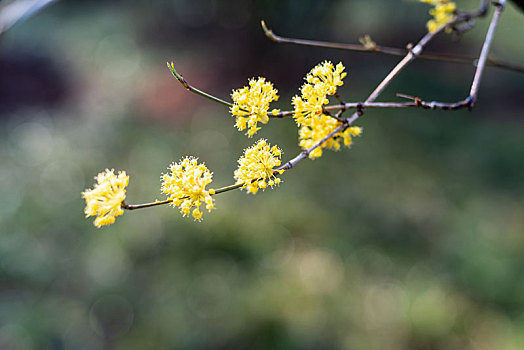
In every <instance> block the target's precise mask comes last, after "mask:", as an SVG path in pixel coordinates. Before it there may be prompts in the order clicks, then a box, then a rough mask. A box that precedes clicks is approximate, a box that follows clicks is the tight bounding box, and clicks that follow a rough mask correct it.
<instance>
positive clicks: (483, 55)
mask: <svg viewBox="0 0 524 350" xmlns="http://www.w3.org/2000/svg"><path fill="white" fill-rule="evenodd" d="M493 5H494V6H495V13H494V14H493V17H492V18H491V23H490V25H489V29H488V32H487V34H486V39H485V41H484V45H483V46H482V51H481V52H480V56H479V63H478V65H477V70H476V71H475V77H474V78H473V82H472V83H471V90H470V92H469V96H470V98H471V106H472V107H473V106H474V105H475V102H476V101H477V96H478V88H479V84H480V80H481V79H482V73H483V72H484V67H485V66H486V62H487V59H488V53H489V49H490V47H491V42H492V41H493V34H495V28H496V27H497V23H498V21H499V18H500V14H501V13H502V10H503V9H504V5H506V0H500V1H499V2H493Z"/></svg>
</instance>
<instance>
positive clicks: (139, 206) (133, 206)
mask: <svg viewBox="0 0 524 350" xmlns="http://www.w3.org/2000/svg"><path fill="white" fill-rule="evenodd" d="M243 185H244V184H243V183H237V184H234V185H229V186H225V187H221V188H219V189H216V190H214V191H215V193H214V194H210V195H211V196H213V195H215V194H219V193H224V192H228V191H232V190H236V189H237V188H240V187H242V186H243ZM185 198H188V197H182V198H181V199H185ZM171 202H173V200H171V199H166V200H163V201H154V202H149V203H141V204H126V203H125V202H122V209H126V210H135V209H144V208H149V207H156V206H157V205H164V204H169V203H171Z"/></svg>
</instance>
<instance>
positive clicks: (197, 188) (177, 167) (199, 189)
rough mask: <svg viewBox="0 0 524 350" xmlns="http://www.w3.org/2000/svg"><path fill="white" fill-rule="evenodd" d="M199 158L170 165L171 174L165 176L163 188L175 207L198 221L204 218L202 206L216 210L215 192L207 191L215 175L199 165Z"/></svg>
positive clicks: (163, 177) (190, 158)
mask: <svg viewBox="0 0 524 350" xmlns="http://www.w3.org/2000/svg"><path fill="white" fill-rule="evenodd" d="M197 161H198V158H194V157H186V158H184V159H182V160H180V162H178V163H172V164H171V165H169V168H168V169H169V171H170V172H171V173H168V174H163V175H162V177H161V179H162V187H161V190H162V192H163V193H165V194H167V196H168V197H167V198H168V199H169V200H171V201H172V205H173V206H174V207H178V208H179V209H180V212H181V213H182V215H183V216H186V215H189V214H190V213H191V209H192V208H194V209H193V212H192V215H193V217H194V218H195V219H196V220H200V219H201V218H202V212H201V211H200V209H199V208H200V206H201V205H202V203H205V204H206V209H207V210H208V211H211V209H213V208H214V201H213V198H212V197H211V195H212V194H214V193H215V191H214V190H212V189H210V190H206V186H207V185H208V184H209V183H211V181H212V178H213V173H211V172H210V171H209V170H208V169H207V167H206V165H205V164H204V163H200V164H198V162H197Z"/></svg>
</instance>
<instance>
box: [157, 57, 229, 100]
mask: <svg viewBox="0 0 524 350" xmlns="http://www.w3.org/2000/svg"><path fill="white" fill-rule="evenodd" d="M167 68H169V70H170V71H171V73H172V74H173V76H174V77H175V78H177V80H178V81H179V82H180V84H182V86H183V87H185V88H186V89H188V90H189V91H191V92H194V93H195V94H197V95H200V96H203V97H205V98H207V99H210V100H211V101H215V102H218V103H220V104H223V105H225V106H228V107H230V108H231V107H233V104H231V103H229V102H226V101H224V100H222V99H220V98H218V97H216V96H213V95H210V94H208V93H207V92H204V91H202V90H199V89H197V88H196V87H193V86H191V85H189V83H188V82H187V81H186V80H185V79H184V77H182V75H180V73H178V72H177V71H176V69H175V64H174V63H173V62H171V63H169V62H167Z"/></svg>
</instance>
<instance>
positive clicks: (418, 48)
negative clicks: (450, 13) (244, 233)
mask: <svg viewBox="0 0 524 350" xmlns="http://www.w3.org/2000/svg"><path fill="white" fill-rule="evenodd" d="M486 3H487V1H486V0H483V1H481V5H480V8H479V9H478V10H477V11H474V12H472V13H468V14H463V15H461V16H459V17H458V18H457V19H456V20H455V21H453V22H451V23H448V24H447V25H446V26H443V27H442V28H440V29H439V30H437V31H435V32H432V33H427V34H426V35H424V37H422V39H420V41H419V42H418V43H417V45H415V46H414V47H413V48H409V52H408V53H407V55H406V56H405V57H404V58H403V59H402V60H401V61H400V62H399V63H398V64H397V65H396V66H395V67H394V68H393V70H391V72H390V73H389V74H388V75H387V76H386V77H385V78H384V80H382V82H381V83H380V84H379V85H378V86H377V87H376V88H375V90H373V92H372V93H371V94H370V95H369V97H368V98H367V99H366V100H365V102H364V104H365V103H371V102H373V101H374V100H375V99H376V98H377V97H378V96H379V95H380V94H381V93H382V91H384V89H385V88H386V87H387V86H388V85H389V84H390V83H391V81H392V80H393V78H395V77H396V76H397V75H398V74H399V73H400V72H401V71H402V70H403V69H404V68H405V67H406V66H407V65H408V63H410V62H411V61H413V60H414V59H415V58H417V57H418V56H420V54H421V53H422V50H423V49H424V47H425V46H426V44H427V43H428V42H430V41H431V40H432V39H433V38H434V37H435V36H436V35H437V34H439V33H440V32H442V31H443V30H444V29H446V28H448V27H451V26H453V25H456V24H457V23H460V22H463V21H469V20H470V19H471V18H474V17H478V16H482V15H484V14H485V12H486V8H485V6H486ZM363 114H364V109H363V108H357V111H356V112H355V113H353V114H352V115H351V116H350V117H348V118H346V119H344V122H343V123H341V124H340V125H339V126H338V127H337V128H335V129H334V130H333V131H332V132H330V133H329V134H328V135H327V136H326V137H324V138H323V139H322V140H320V141H319V142H317V143H315V144H314V145H313V146H312V147H310V148H308V149H307V150H304V151H302V152H300V153H299V154H298V155H297V156H296V157H295V158H293V159H291V160H289V161H288V162H287V163H285V164H284V165H283V166H281V167H280V168H279V169H282V170H287V169H291V168H292V167H294V166H295V165H296V164H297V163H298V162H300V161H302V160H303V159H305V158H307V157H308V156H309V154H310V153H311V152H313V151H314V150H315V149H316V148H318V147H320V146H321V145H322V144H323V143H324V142H326V141H327V140H329V139H330V138H332V137H333V136H335V135H336V134H338V133H339V132H343V131H344V130H345V129H347V128H348V127H349V126H350V125H351V124H352V123H353V122H354V121H355V120H357V119H358V118H360V117H361V116H362V115H363Z"/></svg>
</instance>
